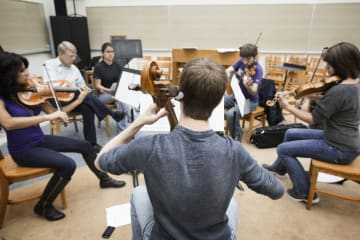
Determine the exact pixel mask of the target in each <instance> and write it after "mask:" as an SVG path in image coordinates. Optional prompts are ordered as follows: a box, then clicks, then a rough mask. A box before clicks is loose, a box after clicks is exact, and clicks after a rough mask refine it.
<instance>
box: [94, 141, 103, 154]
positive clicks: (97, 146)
mask: <svg viewBox="0 0 360 240" xmlns="http://www.w3.org/2000/svg"><path fill="white" fill-rule="evenodd" d="M93 148H94V150H95V152H97V153H99V152H100V151H101V149H102V146H101V145H99V144H97V143H95V144H94V145H93Z"/></svg>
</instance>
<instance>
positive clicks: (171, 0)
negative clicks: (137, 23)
mask: <svg viewBox="0 0 360 240" xmlns="http://www.w3.org/2000/svg"><path fill="white" fill-rule="evenodd" d="M23 1H28V2H37V3H42V4H43V5H44V11H45V17H46V24H47V28H48V31H49V36H50V41H51V42H52V36H51V28H50V20H49V17H50V16H54V15H55V7H54V2H53V0H23ZM74 1H75V9H76V13H77V14H78V15H82V16H85V15H86V7H87V6H136V5H143V6H149V5H152V6H154V5H155V6H157V5H161V6H164V5H165V6H168V5H217V4H221V5H224V4H299V3H305V4H315V3H317V4H318V3H359V2H360V0H353V1H345V0H338V1H329V0H316V1H315V0H302V1H298V0H293V1H292V0H287V1H286V0H153V1H150V0H74ZM73 3H74V2H73V1H72V0H67V1H66V5H67V13H68V15H73V14H74V13H75V11H74V7H73ZM99 54H100V52H99V51H97V50H95V51H92V56H96V55H99ZM144 55H150V56H154V57H155V56H170V55H171V52H170V50H165V51H159V50H151V49H144ZM53 56H54V50H53V49H52V44H50V52H49V53H39V54H30V55H26V57H27V58H28V59H29V61H30V63H31V65H30V68H29V69H30V72H31V73H32V74H41V66H42V64H43V62H44V61H45V60H47V59H49V58H51V57H53ZM263 59H264V56H261V57H260V62H263V61H264V60H263Z"/></svg>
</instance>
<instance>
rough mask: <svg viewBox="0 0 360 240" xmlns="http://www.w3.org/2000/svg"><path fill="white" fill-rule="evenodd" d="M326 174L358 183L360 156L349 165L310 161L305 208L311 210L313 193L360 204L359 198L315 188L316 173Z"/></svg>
mask: <svg viewBox="0 0 360 240" xmlns="http://www.w3.org/2000/svg"><path fill="white" fill-rule="evenodd" d="M319 172H323V173H328V174H331V175H335V176H339V177H343V178H345V179H348V180H353V181H357V182H360V156H359V157H357V158H356V159H355V160H354V161H353V162H352V163H351V164H348V165H341V164H334V163H326V162H322V161H319V160H315V159H312V160H311V163H310V171H309V174H310V189H309V196H308V201H307V205H306V208H307V209H309V210H310V209H311V206H312V199H313V197H314V194H315V192H317V193H321V194H325V195H328V196H330V197H334V198H339V199H344V200H349V201H353V202H360V198H359V197H357V198H356V197H351V196H348V195H343V194H339V193H334V192H331V191H329V190H321V189H319V188H317V187H316V183H317V177H318V173H319Z"/></svg>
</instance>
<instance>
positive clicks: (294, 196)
mask: <svg viewBox="0 0 360 240" xmlns="http://www.w3.org/2000/svg"><path fill="white" fill-rule="evenodd" d="M286 193H287V195H288V197H289V198H290V199H291V200H294V201H297V202H307V201H308V196H307V195H298V194H296V193H295V191H294V189H288V190H287V191H286ZM319 202H320V198H319V197H318V195H317V194H316V193H315V194H314V197H313V201H312V203H314V204H315V203H319Z"/></svg>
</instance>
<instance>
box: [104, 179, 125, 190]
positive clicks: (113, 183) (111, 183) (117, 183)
mask: <svg viewBox="0 0 360 240" xmlns="http://www.w3.org/2000/svg"><path fill="white" fill-rule="evenodd" d="M123 186H125V182H124V181H121V180H115V179H112V178H110V177H106V178H103V179H101V180H100V188H120V187H123Z"/></svg>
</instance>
